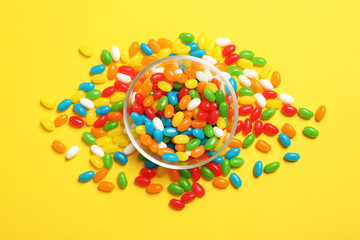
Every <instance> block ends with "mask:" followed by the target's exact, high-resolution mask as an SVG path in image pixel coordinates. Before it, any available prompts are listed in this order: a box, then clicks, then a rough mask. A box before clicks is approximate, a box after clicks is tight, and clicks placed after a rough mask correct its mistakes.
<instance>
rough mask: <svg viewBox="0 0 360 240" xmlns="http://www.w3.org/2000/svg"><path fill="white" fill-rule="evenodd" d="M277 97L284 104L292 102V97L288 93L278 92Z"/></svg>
mask: <svg viewBox="0 0 360 240" xmlns="http://www.w3.org/2000/svg"><path fill="white" fill-rule="evenodd" d="M279 99H280V101H282V102H283V103H284V104H293V103H294V98H293V97H292V96H290V95H289V94H286V93H280V94H279Z"/></svg>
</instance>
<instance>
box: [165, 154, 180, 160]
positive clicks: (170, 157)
mask: <svg viewBox="0 0 360 240" xmlns="http://www.w3.org/2000/svg"><path fill="white" fill-rule="evenodd" d="M162 158H163V159H164V160H165V161H168V162H177V161H179V156H178V155H176V154H175V153H164V154H163V155H162Z"/></svg>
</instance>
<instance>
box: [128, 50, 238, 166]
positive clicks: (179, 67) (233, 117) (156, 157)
mask: <svg viewBox="0 0 360 240" xmlns="http://www.w3.org/2000/svg"><path fill="white" fill-rule="evenodd" d="M187 67H188V68H189V69H187V70H186V68H187ZM164 69H165V71H166V73H164ZM168 69H170V70H172V71H171V72H170V73H169V72H168V71H167V70H168ZM191 70H192V71H191ZM200 70H201V71H200ZM156 73H164V75H165V76H166V77H167V78H171V79H172V81H174V73H175V74H179V75H178V76H176V77H177V78H175V79H179V81H180V82H182V81H184V79H182V78H181V77H184V76H183V75H182V73H186V74H187V75H188V76H190V77H191V79H194V78H195V77H194V76H196V79H200V81H199V80H196V81H197V82H198V83H199V82H201V81H205V82H207V81H208V83H214V84H215V86H220V88H219V89H220V90H222V92H223V93H224V96H225V98H226V102H227V103H228V106H229V112H230V113H231V114H228V115H226V117H223V120H225V123H226V127H225V128H224V127H223V128H222V132H221V131H220V133H219V131H217V132H218V134H217V139H218V140H217V142H218V143H217V144H216V145H215V147H214V148H212V149H210V150H209V151H211V152H209V154H208V151H205V153H204V154H202V155H201V156H200V157H197V156H196V154H194V156H195V157H193V156H192V154H191V151H190V150H185V151H184V152H185V154H187V155H188V159H187V160H186V161H177V162H170V161H165V160H164V159H163V158H162V156H161V155H160V154H163V152H162V151H160V154H159V151H158V152H152V151H151V150H150V148H149V147H148V146H145V145H144V144H142V143H141V142H140V135H139V134H138V133H140V134H142V133H141V132H139V131H140V130H139V128H138V133H137V132H136V127H137V125H136V124H135V123H134V121H133V119H132V117H131V113H132V112H133V111H134V109H136V107H139V104H137V102H136V97H135V96H136V94H138V93H140V94H141V93H142V91H143V90H144V95H145V96H146V93H145V92H149V91H150V90H149V88H151V87H149V88H147V87H145V86H147V84H145V83H147V82H150V77H151V76H152V75H153V74H156ZM160 75H161V74H160ZM164 75H163V76H164ZM157 76H159V74H157ZM229 78H230V77H229V75H228V74H227V73H224V72H221V71H220V70H219V69H218V68H216V67H215V66H214V65H213V64H211V63H210V62H208V61H205V60H203V59H201V58H197V57H192V56H182V55H178V56H170V57H167V58H163V59H160V60H157V61H155V62H153V63H151V64H149V65H148V66H146V67H145V68H144V69H143V70H142V71H141V72H140V73H139V74H138V75H137V76H136V77H135V79H134V80H133V81H132V82H131V84H130V86H129V89H128V91H127V93H126V97H125V102H124V123H125V131H126V133H127V134H128V136H129V138H130V140H131V142H132V143H133V145H134V146H135V148H136V150H138V151H139V152H140V153H141V154H142V155H143V156H144V157H145V158H146V159H148V160H150V161H151V162H153V163H155V164H157V165H159V166H162V167H166V168H170V169H191V168H195V167H199V166H202V165H204V164H206V163H208V162H210V161H212V160H214V159H215V158H216V157H217V156H219V154H221V153H222V152H223V151H224V150H225V149H226V148H227V146H228V145H229V143H230V141H231V139H232V138H233V136H234V134H235V130H236V125H237V120H238V103H237V97H236V93H235V91H234V89H233V87H232V85H231V83H230V82H229V80H228V79H229ZM153 79H155V78H153ZM180 79H182V80H180ZM156 81H157V80H153V88H152V91H151V94H150V95H152V94H153V93H155V92H156V91H160V90H154V88H155V89H156V88H158V87H157V82H156ZM162 81H166V82H168V83H170V84H173V89H172V91H174V93H176V92H177V91H178V90H179V89H180V88H182V87H184V84H183V85H181V84H180V83H178V82H177V81H176V80H175V82H172V81H168V80H167V79H165V80H162ZM214 84H211V85H206V86H207V87H208V86H212V87H214ZM203 85H204V84H203ZM175 86H176V88H177V89H178V90H175ZM209 89H211V87H210V88H209ZM213 91H215V90H213ZM192 93H194V91H192ZM163 94H164V93H163ZM156 95H157V93H156V94H155V96H156ZM165 96H166V95H165ZM176 96H177V95H176ZM138 97H139V96H138ZM202 97H203V98H204V96H202ZM195 98H196V97H195ZM138 99H141V97H140V98H138ZM138 101H142V100H138ZM157 101H158V100H155V102H154V104H153V105H152V106H154V108H153V109H154V110H155V114H156V117H157V114H158V113H157V111H158V110H157V107H155V106H157ZM168 104H170V103H168ZM134 105H136V106H134ZM142 108H143V109H144V107H143V106H142ZM197 109H198V110H199V107H197ZM185 110H186V109H185ZM191 112H192V113H194V112H195V114H196V112H197V110H196V109H195V110H193V111H191ZM140 113H141V112H140ZM175 113H176V110H175ZM159 114H160V115H161V112H160V113H159ZM142 115H144V116H146V114H145V113H143V114H142ZM196 115H197V114H196ZM223 116H225V113H223ZM229 118H230V119H229ZM142 119H143V120H142V121H143V122H144V121H149V118H146V117H143V116H142ZM146 119H147V120H146ZM160 119H161V118H160ZM226 119H227V120H226ZM192 120H194V119H192ZM222 122H223V123H222V125H224V121H222ZM222 125H221V124H220V123H219V124H218V123H216V124H214V125H213V126H222ZM194 126H195V125H194ZM199 128H201V127H199ZM201 129H203V128H201ZM160 130H161V129H160ZM217 130H218V129H217ZM142 131H144V127H142ZM185 132H186V131H185ZM185 132H182V133H183V134H185ZM189 132H190V133H191V132H192V131H190V130H188V131H187V132H186V134H187V135H188V136H190V139H191V138H192V137H193V136H192V135H191V134H190V135H189ZM180 134H181V132H180ZM186 134H185V135H186ZM221 135H222V136H221ZM152 138H153V137H152ZM151 141H152V142H153V144H155V142H156V141H155V140H151ZM167 141H169V138H167ZM172 141H173V138H170V142H167V144H166V143H164V142H161V143H158V147H159V148H164V147H168V146H169V147H170V148H172V149H174V144H173V143H171V142H172ZM144 143H145V142H144ZM204 143H205V140H203V141H202V143H201V145H203V144H204ZM210 146H211V145H210ZM214 149H215V150H214ZM152 150H154V148H152ZM155 151H156V150H155ZM175 152H176V151H175Z"/></svg>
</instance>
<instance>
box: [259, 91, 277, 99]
mask: <svg viewBox="0 0 360 240" xmlns="http://www.w3.org/2000/svg"><path fill="white" fill-rule="evenodd" d="M262 95H263V96H264V98H266V99H274V98H277V93H276V92H274V91H270V90H265V91H263V93H262Z"/></svg>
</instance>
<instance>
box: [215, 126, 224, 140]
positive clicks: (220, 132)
mask: <svg viewBox="0 0 360 240" xmlns="http://www.w3.org/2000/svg"><path fill="white" fill-rule="evenodd" d="M213 129H214V133H215V137H217V138H221V137H222V136H224V131H223V130H222V129H220V128H218V127H214V128H213Z"/></svg>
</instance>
